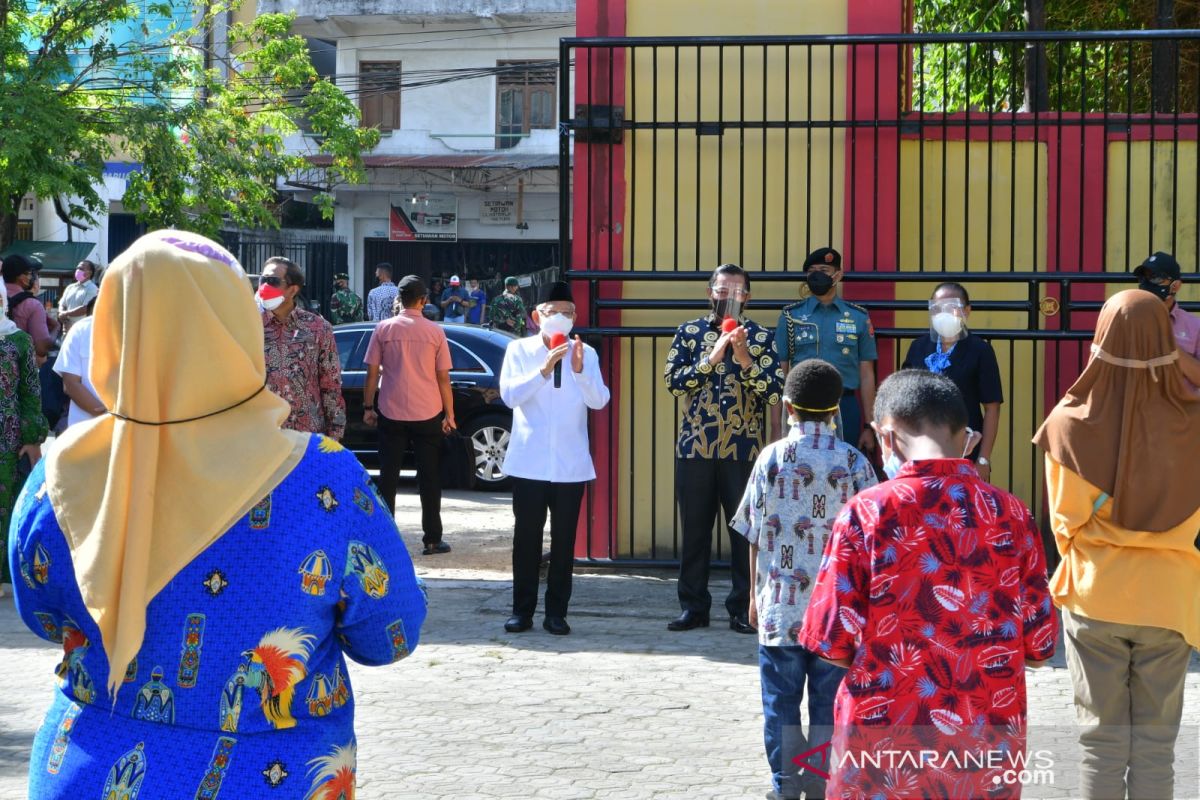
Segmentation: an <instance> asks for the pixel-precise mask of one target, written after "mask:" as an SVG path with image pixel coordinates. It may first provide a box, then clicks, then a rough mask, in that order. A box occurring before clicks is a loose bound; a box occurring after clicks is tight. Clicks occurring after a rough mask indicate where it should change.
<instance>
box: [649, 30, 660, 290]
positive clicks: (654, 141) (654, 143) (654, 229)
mask: <svg viewBox="0 0 1200 800" xmlns="http://www.w3.org/2000/svg"><path fill="white" fill-rule="evenodd" d="M650 55H651V57H652V58H653V59H654V67H653V69H652V71H651V78H652V79H653V81H654V90H653V94H652V95H651V96H652V98H653V100H652V101H651V105H652V108H651V111H650V116H651V117H652V118H653V122H654V126H653V127H652V128H651V131H652V132H653V135H652V137H651V139H650V259H651V262H652V263H651V265H650V268H651V269H653V270H657V269H659V265H658V47H657V46H652V47H651V48H650Z"/></svg>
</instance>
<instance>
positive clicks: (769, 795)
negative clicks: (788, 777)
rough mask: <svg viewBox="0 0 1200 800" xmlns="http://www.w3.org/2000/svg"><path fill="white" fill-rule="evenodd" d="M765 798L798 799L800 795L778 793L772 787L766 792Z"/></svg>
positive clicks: (777, 799) (775, 799)
mask: <svg viewBox="0 0 1200 800" xmlns="http://www.w3.org/2000/svg"><path fill="white" fill-rule="evenodd" d="M806 797H807V795H806ZM767 800H800V795H796V796H794V797H793V796H792V795H786V794H780V793H779V792H777V791H775V790H774V789H772V790H771V791H769V792H767Z"/></svg>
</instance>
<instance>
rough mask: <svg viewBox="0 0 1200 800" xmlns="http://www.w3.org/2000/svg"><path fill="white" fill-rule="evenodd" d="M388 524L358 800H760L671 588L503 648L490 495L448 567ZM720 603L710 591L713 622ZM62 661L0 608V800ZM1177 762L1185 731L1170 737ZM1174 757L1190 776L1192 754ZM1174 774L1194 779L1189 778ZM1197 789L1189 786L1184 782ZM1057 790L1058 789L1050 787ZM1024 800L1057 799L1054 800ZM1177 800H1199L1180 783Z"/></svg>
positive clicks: (740, 654)
mask: <svg viewBox="0 0 1200 800" xmlns="http://www.w3.org/2000/svg"><path fill="white" fill-rule="evenodd" d="M403 491H404V496H402V497H401V499H400V502H399V505H400V506H401V510H400V511H399V513H398V515H397V517H398V520H399V522H400V525H401V529H402V530H403V531H404V532H405V533H404V536H405V540H406V542H408V544H409V548H410V552H412V553H413V560H414V562H415V563H416V565H417V571H418V573H419V574H420V575H421V576H422V577H424V578H425V579H426V581H427V583H428V587H429V601H430V613H429V618H428V620H427V621H426V623H425V627H424V629H423V631H422V634H421V644H420V646H419V647H418V648H417V650H416V651H415V652H414V653H413V655H412V656H410V657H409V658H408V659H406V660H405V661H402V662H400V663H399V664H396V665H393V666H390V667H383V668H366V667H360V666H358V665H356V664H352V665H351V667H350V674H351V680H352V682H353V686H354V691H355V696H356V699H357V704H358V705H357V721H356V729H357V733H358V740H359V750H358V755H359V760H358V787H359V790H358V797H359V800H383V798H389V799H390V798H414V799H415V798H421V799H422V800H424V799H426V798H429V799H430V800H439V799H440V798H454V799H455V800H475V799H477V798H504V797H531V798H558V799H559V800H570V799H578V800H586V799H588V798H596V800H600V799H601V798H603V799H604V800H623V799H624V798H630V799H631V800H633V799H636V800H651V799H653V800H672V799H673V798H679V799H680V800H682V798H689V800H693V799H696V798H721V800H732V799H739V798H761V797H763V794H764V792H765V791H766V790H767V789H768V788H769V772H768V770H767V768H766V761H765V758H764V757H763V753H762V727H761V726H762V706H761V699H760V694H759V684H758V669H757V655H756V648H757V645H756V642H755V640H754V638H753V637H750V636H743V635H739V634H736V633H734V632H733V631H731V630H729V628H728V625H727V624H726V623H725V619H724V617H723V616H720V615H714V617H713V627H711V628H709V629H707V630H699V631H691V632H687V633H669V632H668V631H667V630H666V623H667V621H668V620H669V619H671V618H672V617H673V616H675V614H677V613H678V605H677V603H676V601H675V582H674V580H673V575H671V574H669V573H666V572H650V571H648V572H643V573H633V574H631V573H629V572H623V573H619V574H618V573H615V572H613V571H609V570H586V569H579V570H577V573H576V581H575V598H574V600H573V601H572V606H571V616H570V618H569V621H570V623H571V625H572V628H573V629H574V631H573V633H572V634H571V635H570V636H567V637H554V636H550V635H549V634H547V633H545V632H544V631H542V630H541V627H540V621H541V620H540V617H539V618H538V619H537V624H536V626H535V628H534V629H533V630H532V631H529V632H527V633H524V634H518V635H511V634H507V633H505V632H504V630H503V627H502V626H503V623H504V620H505V618H506V617H507V616H508V613H509V602H510V597H511V584H510V583H509V582H508V578H509V573H508V570H507V563H508V549H507V548H508V541H509V539H508V537H509V536H510V530H511V529H510V527H509V526H510V525H511V522H512V516H511V511H510V510H509V505H508V503H509V500H508V498H507V497H506V496H505V495H503V494H496V495H487V494H476V493H450V494H448V496H447V498H446V500H445V503H444V509H443V515H444V520H445V525H446V530H447V534H446V538H447V540H448V541H450V542H451V543H452V544H453V546H454V552H452V553H450V554H448V555H444V556H421V555H420V554H419V553H420V531H419V518H420V511H419V508H418V503H417V500H416V497H415V493H414V492H413V490H412V487H404V489H403ZM727 591H728V581H727V580H725V579H724V578H722V577H720V576H719V575H718V576H717V577H716V580H715V581H714V586H713V595H714V597H715V598H717V599H716V601H715V604H714V605H715V606H716V608H720V607H721V601H720V598H722V597H723V596H724V594H725V592H727ZM59 657H60V651H58V650H57V649H56V648H55V647H53V646H50V645H48V644H46V643H45V642H43V641H42V640H40V639H38V638H36V637H35V636H33V634H31V633H29V632H28V631H26V630H25V629H24V627H23V626H22V625H21V624H20V622H19V620H18V619H17V617H16V614H15V612H14V610H13V605H12V600H11V598H9V599H5V600H0V696H3V697H4V698H5V702H4V704H3V705H2V706H0V799H2V800H8V799H9V798H11V799H12V800H17V798H24V797H25V774H26V769H27V760H28V753H29V746H30V741H31V739H32V737H33V735H34V732H35V731H36V729H37V727H38V725H39V724H40V721H41V716H42V713H43V711H44V709H45V707H46V706H47V705H48V703H49V699H50V693H51V691H52V687H53V684H54V677H53V670H54V666H55V665H56V664H57V663H58V660H59ZM1028 680H1029V709H1030V722H1029V725H1030V732H1031V737H1035V736H1036V735H1037V731H1038V730H1045V731H1052V730H1053V731H1058V732H1059V733H1058V735H1057V737H1056V736H1053V735H1051V736H1050V738H1052V739H1053V738H1058V739H1064V740H1065V739H1069V738H1073V733H1072V732H1071V729H1070V724H1071V722H1072V720H1073V719H1074V712H1073V710H1072V705H1071V686H1070V680H1069V678H1068V675H1067V670H1066V667H1065V665H1064V662H1063V659H1062V655H1061V648H1060V654H1059V655H1058V656H1057V657H1056V658H1055V659H1054V661H1053V664H1052V666H1051V667H1049V668H1044V669H1040V670H1034V671H1030V672H1029V677H1028ZM1184 719H1185V724H1186V723H1188V722H1190V723H1191V724H1197V722H1200V660H1198V659H1197V658H1193V661H1192V669H1191V671H1190V672H1189V674H1188V685H1187V704H1186V709H1185V716H1184ZM1183 738H1188V740H1189V743H1190V745H1193V744H1194V740H1195V739H1196V731H1195V729H1194V728H1193V729H1191V730H1190V732H1187V733H1185V737H1183ZM1181 749H1184V750H1187V751H1188V753H1189V755H1188V756H1187V758H1188V759H1190V758H1191V757H1192V756H1191V752H1192V749H1194V748H1192V747H1191V746H1189V747H1188V748H1181ZM1188 769H1194V766H1189V767H1188ZM1191 774H1192V775H1194V772H1193V773H1191ZM1060 783H1062V781H1060ZM1024 796H1025V797H1027V798H1029V797H1057V798H1069V797H1071V796H1072V793H1071V792H1070V790H1069V789H1068V788H1065V787H1064V786H1062V785H1057V786H1027V787H1026V790H1025V795H1024ZM1176 797H1180V798H1200V785H1197V784H1196V782H1195V781H1194V780H1191V779H1190V778H1189V779H1188V781H1187V782H1186V783H1185V784H1184V785H1183V786H1181V787H1180V788H1179V789H1177V793H1176Z"/></svg>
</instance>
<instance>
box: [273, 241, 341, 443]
mask: <svg viewBox="0 0 1200 800" xmlns="http://www.w3.org/2000/svg"><path fill="white" fill-rule="evenodd" d="M303 289H304V273H303V272H302V271H301V270H300V268H299V267H298V266H296V264H294V263H293V262H291V261H289V260H288V259H286V258H282V257H280V256H276V257H274V258H269V259H267V262H266V263H265V264H264V265H263V269H262V277H261V278H260V279H259V287H258V302H259V305H260V306H262V309H263V311H262V321H263V348H264V353H265V355H266V362H267V388H269V389H270V390H271V391H272V392H274V393H275V394H277V395H279V396H280V397H282V398H283V399H284V400H286V401H287V402H288V405H290V406H291V407H292V413H291V414H289V415H288V418H287V421H286V422H285V423H284V424H283V427H285V428H290V429H291V430H296V431H308V432H309V433H323V434H325V435H326V436H328V437H329V438H330V439H335V440H339V441H340V440H341V438H342V435H343V434H344V433H345V432H346V403H345V401H344V400H343V399H342V369H341V360H340V359H339V358H338V349H337V342H336V341H335V340H334V338H333V328H332V327H331V326H330V324H329V323H328V322H327V321H326V320H325V319H324V318H323V317H321V316H320V315H318V314H314V313H312V312H311V311H305V310H304V309H302V308H300V307H299V306H297V305H296V297H297V296H298V295H299V294H300V292H301V291H302V290H303Z"/></svg>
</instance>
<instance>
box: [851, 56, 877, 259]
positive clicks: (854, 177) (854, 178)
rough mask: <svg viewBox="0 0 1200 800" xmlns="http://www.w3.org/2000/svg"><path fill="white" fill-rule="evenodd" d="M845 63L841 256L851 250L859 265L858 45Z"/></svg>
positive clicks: (852, 256)
mask: <svg viewBox="0 0 1200 800" xmlns="http://www.w3.org/2000/svg"><path fill="white" fill-rule="evenodd" d="M846 63H847V64H849V65H850V100H849V102H848V103H847V105H848V106H849V108H847V109H846V111H847V112H849V117H850V134H849V139H850V148H849V150H850V186H849V189H850V215H849V216H850V218H849V219H848V220H846V221H845V225H846V226H847V229H846V241H845V242H843V246H842V255H843V256H845V255H846V251H847V250H851V253H850V263H853V262H854V261H858V262H859V264H861V263H862V259H861V258H860V257H859V253H858V247H857V246H855V243H856V242H857V241H858V240H857V239H855V238H854V231H855V222H856V218H857V217H858V214H857V213H855V210H856V209H857V206H856V205H855V199H856V198H857V196H858V193H857V192H856V191H855V187H856V186H857V185H858V106H857V100H858V45H857V44H851V45H848V46H847V48H846ZM878 269H879V267H878V265H877V264H876V263H875V262H874V261H872V262H871V271H872V272H875V271H876V270H878Z"/></svg>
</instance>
